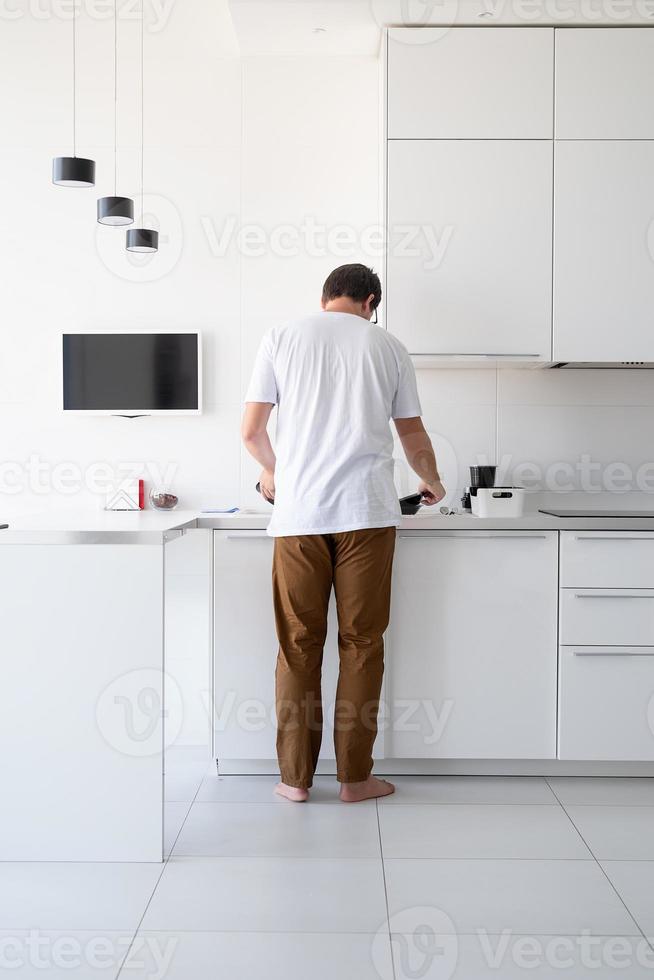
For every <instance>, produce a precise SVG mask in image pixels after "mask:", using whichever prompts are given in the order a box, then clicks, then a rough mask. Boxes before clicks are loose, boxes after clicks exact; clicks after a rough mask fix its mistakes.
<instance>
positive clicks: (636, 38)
mask: <svg viewBox="0 0 654 980" xmlns="http://www.w3.org/2000/svg"><path fill="white" fill-rule="evenodd" d="M555 38H556V41H555V43H556V85H555V93H556V96H555V104H556V112H555V119H556V132H555V135H556V137H557V139H624V140H626V139H654V113H652V91H653V90H654V30H652V29H651V28H649V27H629V28H621V27H615V28H605V27H600V28H576V27H575V28H557V29H556V31H555Z"/></svg>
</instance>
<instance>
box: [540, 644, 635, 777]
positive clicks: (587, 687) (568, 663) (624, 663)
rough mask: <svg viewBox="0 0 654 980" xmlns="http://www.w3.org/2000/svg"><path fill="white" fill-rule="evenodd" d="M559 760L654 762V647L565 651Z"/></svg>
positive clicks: (562, 651) (562, 656)
mask: <svg viewBox="0 0 654 980" xmlns="http://www.w3.org/2000/svg"><path fill="white" fill-rule="evenodd" d="M558 754H559V758H560V759H572V760H596V761H609V760H613V761H651V760H654V647H645V646H640V647H626V646H624V647H610V646H567V647H561V649H560V655H559V753H558Z"/></svg>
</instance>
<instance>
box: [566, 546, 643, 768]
mask: <svg viewBox="0 0 654 980" xmlns="http://www.w3.org/2000/svg"><path fill="white" fill-rule="evenodd" d="M560 549H561V550H560V556H561V557H560V570H561V571H560V577H561V586H562V588H561V590H560V600H559V603H560V604H559V638H560V644H561V646H560V649H559V736H558V757H559V758H560V759H565V760H580V761H581V760H584V761H585V760H591V761H594V762H602V761H607V760H612V761H643V760H650V761H651V760H654V588H652V584H653V581H652V576H653V574H654V534H652V533H649V534H648V533H647V532H644V531H624V532H622V531H605V532H598V531H587V532H584V531H562V532H561V545H560Z"/></svg>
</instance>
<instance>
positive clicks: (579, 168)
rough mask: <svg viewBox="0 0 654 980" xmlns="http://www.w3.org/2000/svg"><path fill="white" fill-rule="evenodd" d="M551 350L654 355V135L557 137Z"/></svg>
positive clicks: (565, 356)
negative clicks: (631, 138)
mask: <svg viewBox="0 0 654 980" xmlns="http://www.w3.org/2000/svg"><path fill="white" fill-rule="evenodd" d="M554 183H555V190H554V197H555V218H554V331H553V355H554V359H555V360H560V361H652V360H654V329H653V326H654V315H653V312H652V311H653V310H654V224H653V222H654V142H645V141H639V140H636V141H589V140H580V141H573V142H566V141H557V143H556V148H555V182H554Z"/></svg>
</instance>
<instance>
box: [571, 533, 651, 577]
mask: <svg viewBox="0 0 654 980" xmlns="http://www.w3.org/2000/svg"><path fill="white" fill-rule="evenodd" d="M560 584H561V587H562V588H569V589H572V588H575V587H576V586H578V587H581V588H585V589H654V532H652V531H649V532H648V531H561V583H560Z"/></svg>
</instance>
